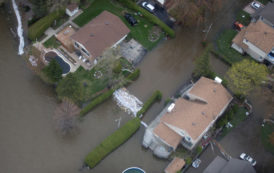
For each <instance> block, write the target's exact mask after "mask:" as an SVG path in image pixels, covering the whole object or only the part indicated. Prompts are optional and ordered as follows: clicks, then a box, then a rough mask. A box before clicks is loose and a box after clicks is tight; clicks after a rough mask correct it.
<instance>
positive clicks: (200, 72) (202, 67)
mask: <svg viewBox="0 0 274 173" xmlns="http://www.w3.org/2000/svg"><path fill="white" fill-rule="evenodd" d="M210 49H211V47H210V46H208V47H207V48H206V49H205V50H204V52H203V54H202V55H201V56H200V57H198V58H197V59H196V60H195V69H194V71H193V74H194V77H195V78H199V77H201V76H205V77H209V78H214V77H215V73H214V72H213V71H212V70H211V66H210V60H209V53H210V52H209V51H210Z"/></svg>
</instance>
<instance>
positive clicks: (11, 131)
mask: <svg viewBox="0 0 274 173" xmlns="http://www.w3.org/2000/svg"><path fill="white" fill-rule="evenodd" d="M227 2H229V4H234V6H237V5H238V4H237V3H233V2H237V0H234V1H227ZM227 9H231V6H227ZM232 12H233V11H232V10H229V11H227V10H226V11H223V12H221V15H222V17H221V18H219V19H216V21H217V22H216V25H215V24H213V28H212V31H211V32H210V33H209V35H208V37H209V38H210V39H214V36H215V35H214V34H212V32H213V31H218V29H220V28H222V27H223V26H224V24H225V22H227V21H228V22H230V21H232V20H233V13H232ZM224 16H225V17H224ZM6 17H7V16H6V15H4V12H3V10H2V11H1V13H0V81H1V85H0V172H6V173H9V172H11V173H22V172H23V173H24V172H29V173H37V172H39V173H75V172H79V168H80V167H81V165H82V163H83V159H84V157H85V156H86V154H87V153H88V152H89V151H91V150H92V149H93V148H94V147H95V146H96V145H98V144H99V143H100V142H101V141H102V140H103V139H104V138H105V137H107V136H108V135H109V134H111V133H112V132H113V131H114V130H115V129H117V128H118V127H117V122H116V121H115V120H117V119H119V118H120V117H121V119H122V122H121V124H123V123H125V122H126V121H127V120H129V119H130V118H131V117H130V116H129V115H127V114H126V113H124V112H123V111H121V110H120V108H119V107H118V106H117V105H115V102H114V101H113V100H108V101H107V102H106V103H104V104H102V105H101V106H99V107H97V108H96V109H95V110H94V111H92V112H90V113H89V114H88V115H87V116H86V117H85V119H84V120H83V121H82V122H81V123H80V125H79V128H80V130H79V134H78V135H77V136H76V137H74V138H66V139H62V138H60V137H59V136H58V135H57V134H56V132H55V131H54V128H53V122H52V116H53V115H54V111H55V108H56V106H57V104H58V103H57V102H56V99H55V93H54V90H53V89H51V88H49V87H48V86H46V85H45V84H44V83H43V82H42V81H41V80H40V79H39V78H38V77H36V76H35V75H34V74H33V73H32V72H31V71H30V70H29V69H28V68H27V66H26V63H25V62H24V60H23V58H22V57H20V56H18V55H17V49H18V47H17V43H16V41H15V40H14V38H13V36H12V34H11V32H10V30H9V23H8V22H7V21H6ZM218 22H221V23H218ZM202 29H203V28H194V29H193V28H190V29H177V32H176V34H177V36H176V38H175V39H172V40H167V41H165V42H163V43H162V44H160V45H159V46H158V47H156V48H155V49H154V50H153V51H151V52H149V53H148V54H147V55H146V57H145V58H144V60H143V61H142V62H141V63H140V64H139V65H138V68H140V69H141V75H140V78H139V79H138V80H137V81H136V82H134V83H133V84H132V85H130V86H129V88H128V90H129V91H130V93H132V94H134V95H135V96H136V97H138V98H139V99H140V100H142V101H143V102H144V101H145V100H146V99H147V98H148V97H149V96H150V95H151V94H152V93H153V91H155V90H156V89H159V90H160V91H161V92H162V93H163V101H162V102H160V103H157V104H155V105H154V106H153V107H152V108H151V109H150V110H149V111H148V112H147V113H146V115H145V117H144V119H143V121H144V122H146V123H147V124H149V122H151V120H153V119H154V118H155V117H156V116H157V114H158V113H159V112H160V111H161V109H162V108H163V105H164V103H163V102H164V100H165V99H166V98H168V97H170V96H172V95H173V94H174V93H175V92H176V91H177V90H178V89H179V88H180V86H181V85H183V84H184V83H185V82H186V81H188V80H189V79H190V77H191V72H192V70H193V68H194V65H193V62H194V59H195V57H197V56H199V55H200V54H201V52H202V50H203V48H202V46H201V40H202V39H203V37H204V34H203V33H202V32H201V30H202ZM213 61H214V60H213ZM143 134H144V127H143V126H142V127H141V128H140V130H139V131H138V132H137V133H136V134H135V135H134V136H133V137H132V138H131V139H129V140H128V141H127V142H126V143H125V144H123V145H122V147H119V148H118V149H117V150H115V151H114V152H113V153H111V154H110V155H109V156H108V157H106V158H105V159H104V160H103V161H101V163H100V164H98V165H97V166H96V167H95V168H94V169H92V170H85V171H83V172H95V173H104V172H107V173H108V172H115V173H116V172H117V173H119V172H122V171H123V170H124V169H126V168H127V167H131V166H138V167H141V168H142V169H144V170H145V171H147V172H148V173H158V172H162V171H163V169H164V168H165V167H166V166H167V165H168V161H165V160H160V159H157V158H155V157H153V155H152V153H151V152H150V151H148V150H144V149H143V148H142V147H141V142H142V138H143Z"/></svg>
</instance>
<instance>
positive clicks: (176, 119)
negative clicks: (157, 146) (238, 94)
mask: <svg viewBox="0 0 274 173" xmlns="http://www.w3.org/2000/svg"><path fill="white" fill-rule="evenodd" d="M189 94H192V95H195V96H197V97H199V98H202V99H203V100H205V101H206V102H207V103H203V102H198V101H190V100H186V99H184V98H179V99H177V100H176V102H175V107H174V108H173V110H172V111H171V112H167V113H166V114H165V115H164V116H163V117H162V118H161V119H160V123H159V124H158V125H157V126H156V127H155V129H154V133H155V134H156V135H157V136H159V137H160V138H161V139H162V140H164V141H165V142H166V143H168V144H170V145H171V146H173V147H174V146H175V148H176V147H177V145H178V144H179V143H180V140H181V139H182V137H181V135H179V134H177V133H174V132H175V131H173V130H171V128H169V127H170V126H172V127H175V128H177V129H180V130H181V131H183V132H184V133H185V134H187V135H188V136H189V137H191V138H192V140H194V141H195V140H197V139H198V137H199V136H200V135H202V134H203V132H204V131H205V130H206V128H207V127H208V126H209V125H210V124H211V123H212V122H214V121H215V120H216V118H217V116H219V114H220V113H221V112H222V110H223V109H224V108H225V107H226V106H227V105H228V104H229V103H230V101H231V100H232V96H231V95H230V94H229V92H228V91H227V90H226V89H225V88H224V87H223V86H222V85H221V84H218V83H216V82H214V81H213V80H211V79H208V78H205V77H201V78H200V79H199V80H198V81H197V82H196V83H195V84H194V86H193V87H192V88H191V90H190V91H189ZM164 125H165V126H164ZM167 125H169V127H167ZM170 131H173V133H171V132H170ZM182 136H184V135H183V134H182ZM178 139H180V140H178Z"/></svg>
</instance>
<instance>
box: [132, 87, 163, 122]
mask: <svg viewBox="0 0 274 173" xmlns="http://www.w3.org/2000/svg"><path fill="white" fill-rule="evenodd" d="M161 99H162V93H161V92H160V91H158V90H157V91H155V92H154V93H153V94H152V96H150V98H149V99H148V100H147V101H146V102H145V104H144V106H143V107H142V109H141V110H139V111H138V112H137V116H138V117H139V116H140V115H142V114H144V113H145V112H146V111H147V110H148V109H149V108H150V106H151V105H152V104H153V103H154V102H156V101H160V100H161Z"/></svg>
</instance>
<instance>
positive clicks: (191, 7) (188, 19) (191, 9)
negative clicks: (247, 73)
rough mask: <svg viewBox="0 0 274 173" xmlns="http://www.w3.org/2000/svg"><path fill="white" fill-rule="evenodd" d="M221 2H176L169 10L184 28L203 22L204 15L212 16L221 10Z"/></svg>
mask: <svg viewBox="0 0 274 173" xmlns="http://www.w3.org/2000/svg"><path fill="white" fill-rule="evenodd" d="M221 2H222V0H177V1H175V5H173V8H172V9H171V10H170V12H171V13H172V15H173V16H174V17H175V18H176V19H177V20H178V21H179V22H180V23H183V24H184V25H186V26H193V25H196V24H201V23H203V22H205V17H206V14H214V13H215V12H216V11H217V9H220V8H221V5H222V3H221Z"/></svg>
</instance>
